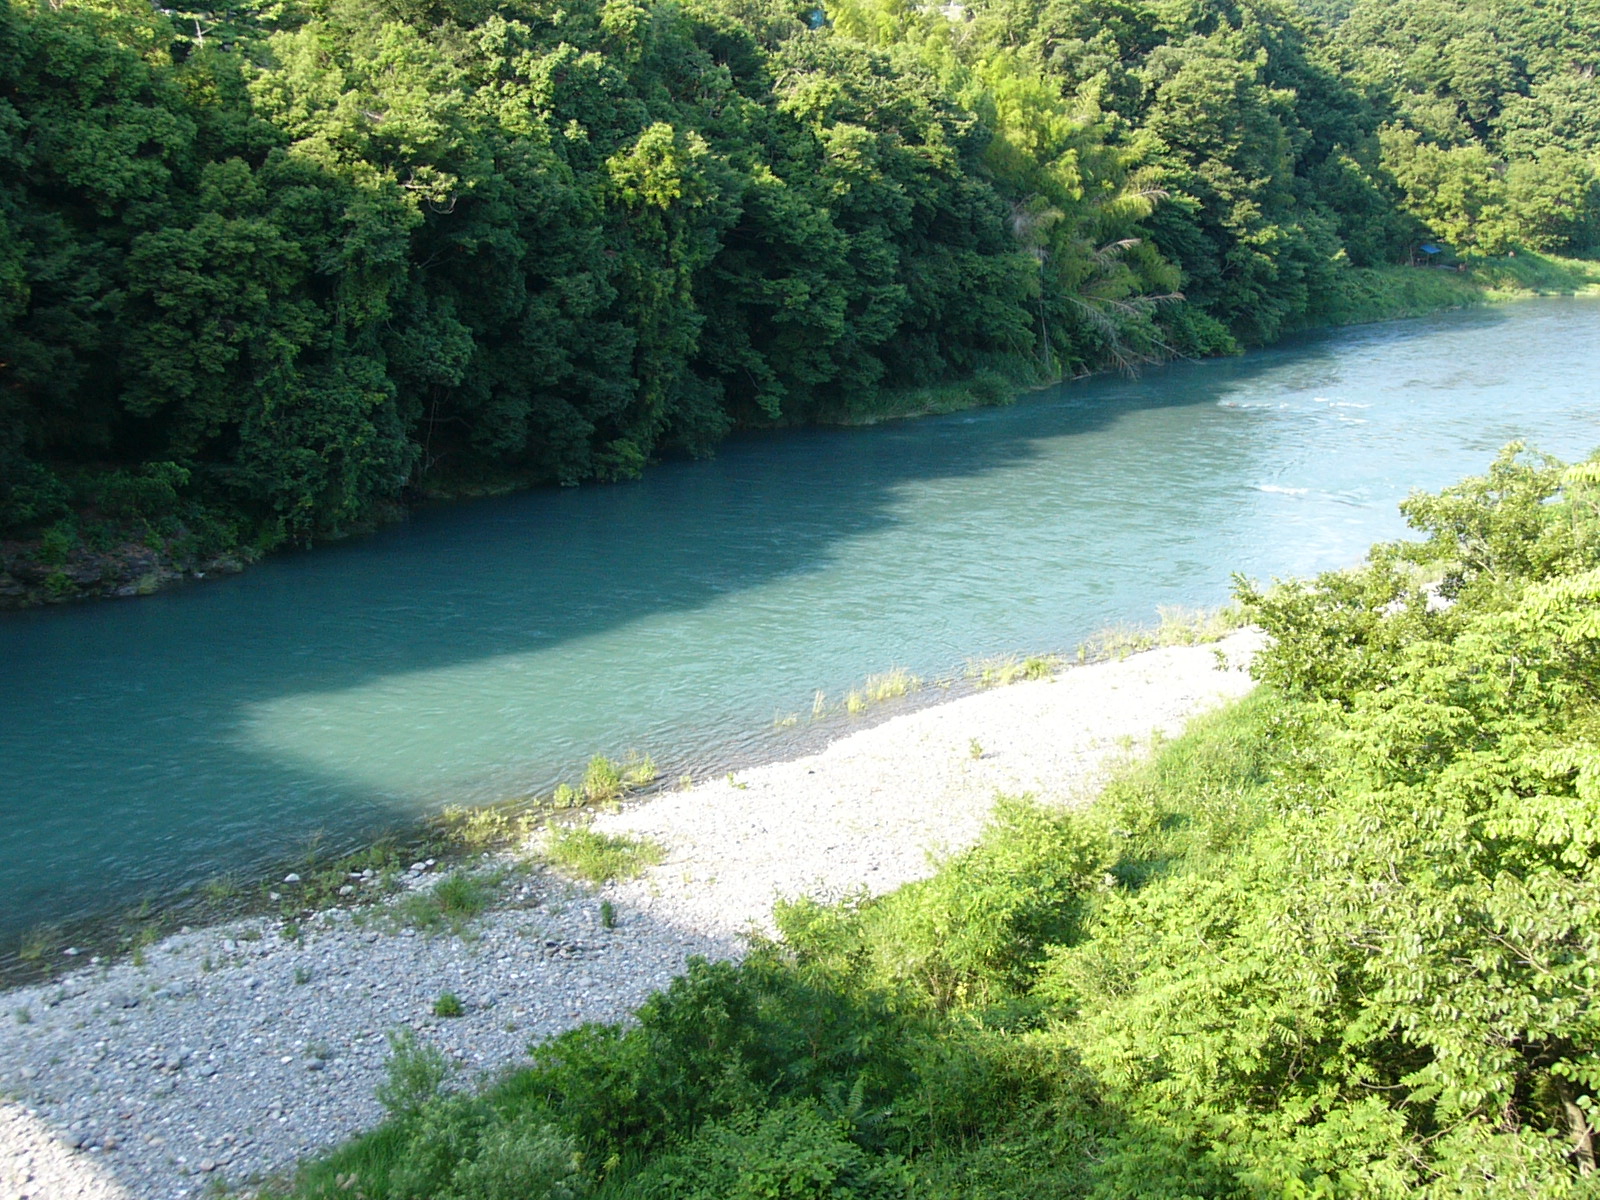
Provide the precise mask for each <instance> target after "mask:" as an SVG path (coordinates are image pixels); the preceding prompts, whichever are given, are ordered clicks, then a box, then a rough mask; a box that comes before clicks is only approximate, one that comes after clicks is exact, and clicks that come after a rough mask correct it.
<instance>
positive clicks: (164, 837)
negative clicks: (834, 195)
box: [0, 300, 1600, 929]
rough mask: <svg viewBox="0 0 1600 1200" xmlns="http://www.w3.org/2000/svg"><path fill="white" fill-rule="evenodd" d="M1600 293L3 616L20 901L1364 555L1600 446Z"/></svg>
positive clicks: (414, 811)
mask: <svg viewBox="0 0 1600 1200" xmlns="http://www.w3.org/2000/svg"><path fill="white" fill-rule="evenodd" d="M1597 333H1600V303H1595V302H1591V301H1572V300H1567V301H1533V302H1528V303H1525V304H1519V305H1514V306H1508V307H1506V308H1503V309H1491V310H1484V311H1479V312H1469V313H1461V314H1450V315H1447V316H1444V317H1440V318H1432V319H1428V320H1423V321H1416V322H1407V323H1404V324H1400V325H1394V326H1377V327H1367V328H1363V329H1358V330H1350V331H1345V332H1343V333H1337V334H1332V335H1327V336H1321V337H1317V338H1313V339H1307V340H1304V341H1301V342H1298V343H1296V344H1293V345H1290V346H1284V347H1280V348H1277V349H1274V350H1271V351H1267V352H1263V353H1260V354H1256V355H1251V356H1248V357H1246V358H1243V359H1238V360H1229V361H1221V362H1207V363H1201V364H1191V365H1179V366H1175V367H1172V368H1169V369H1165V370H1160V371H1152V372H1150V373H1149V374H1147V375H1146V376H1145V377H1144V378H1142V379H1140V380H1136V381H1127V380H1115V379H1111V380H1098V381H1093V382H1089V383H1085V384H1076V385H1072V386H1069V387H1066V388H1063V389H1059V390H1057V391H1054V392H1048V393H1042V394H1039V395H1036V396H1030V397H1025V398H1024V399H1023V400H1022V401H1021V402H1019V403H1018V404H1017V405H1015V406H1013V407H1011V408H1006V409H998V410H986V411H981V412H973V413H965V414H957V415H953V416H949V417H940V418H931V419H928V420H923V421H917V422H910V423H905V424H900V425H890V426H880V427H877V428H873V429H865V430H837V431H826V430H824V431H801V432H791V433H785V434H782V435H774V436H770V437H758V438H749V439H744V440H741V441H737V442H735V443H733V444H731V445H729V446H728V447H726V448H725V450H724V452H723V453H722V454H721V455H720V456H719V457H718V458H717V459H716V460H714V461H711V462H705V463H669V464H664V465H662V466H660V467H658V468H655V469H653V470H652V471H651V472H650V473H649V474H648V475H647V477H646V478H645V479H644V480H643V481H642V482H640V483H637V484H628V485H620V486H616V487H606V488H584V489H579V490H576V491H573V490H566V491H561V490H552V491H545V492H537V493H530V494H527V495H522V496H515V497H505V498H501V499H496V500H487V501H478V502H473V503H467V504H460V505H452V506H441V507H439V508H434V509H430V510H426V511H424V512H421V513H419V514H417V515H416V516H415V517H414V518H413V519H412V520H410V521H409V522H407V523H406V524H404V525H402V526H398V527H395V528H391V529H386V530H383V531H381V532H379V533H378V534H375V535H373V536H371V537H369V538H365V539H362V540H360V541H358V542H353V543H349V544H344V545H339V546H334V547H329V548H326V549H322V550H318V551H315V552H312V553H309V554H299V555H292V556H286V557H282V558H278V559H274V560H272V561H269V562H267V563H264V564H261V565H260V566H258V567H256V568H254V569H252V570H251V571H250V572H248V573H247V574H245V575H243V576H240V577H236V578H232V579H228V580H224V581H220V582H216V583H207V584H204V585H201V586H197V587H193V588H186V589H182V590H179V591H175V592H170V593H165V594H161V595H157V596H154V597H150V598H147V599H143V600H139V601H135V602H126V603H117V604H105V605H98V606H90V607H82V608H75V609H71V610H55V611H46V612H33V613H21V614H10V615H7V616H5V617H4V618H3V619H0V787H3V789H4V791H3V793H0V803H3V805H4V812H5V816H6V819H7V821H8V823H9V828H10V829H11V831H12V835H13V836H12V842H11V844H12V845H13V846H15V847H19V848H23V849H25V853H24V852H13V853H12V854H10V855H7V856H4V857H3V859H0V900H3V901H4V903H5V909H4V911H5V913H6V915H5V916H4V917H0V923H3V924H5V925H6V926H7V927H8V928H10V929H15V928H19V927H23V926H26V925H29V924H32V923H34V922H36V921H38V920H42V919H45V918H48V917H59V916H66V915H78V914H82V913H85V912H87V911H92V910H93V909H95V908H96V907H97V906H104V905H108V904H111V903H116V902H119V901H123V900H126V899H128V898H130V897H133V896H135V895H137V894H138V893H139V892H141V891H143V890H146V889H155V890H170V889H172V888H174V887H176V886H180V885H182V884H186V883H189V882H191V881H193V880H196V879H199V878H204V877H206V876H208V875H211V874H215V873H216V872H218V871H221V870H224V869H234V868H248V867H249V866H250V865H252V864H259V863H262V862H264V861H268V860H270V859H271V858H273V857H276V856H278V855H280V854H283V853H285V852H292V851H293V850H294V849H295V847H296V846H297V845H299V844H300V843H301V842H302V841H303V840H304V839H306V838H307V837H308V836H310V835H311V834H312V833H313V832H315V831H317V830H319V829H322V830H326V831H327V832H328V834H329V835H330V840H331V841H332V842H333V843H334V844H346V843H349V842H351V841H354V840H357V839H359V838H360V837H362V836H363V835H364V834H367V833H369V832H370V831H372V830H373V829H375V828H377V827H379V826H381V825H383V824H386V823H389V822H392V821H394V820H396V819H404V818H407V817H411V816H415V815H418V814H420V813H422V812H425V811H429V810H431V809H433V808H435V807H437V806H438V805H439V804H441V803H442V802H444V801H445V800H446V799H481V800H489V799H494V798H496V797H498V796H501V795H505V794H508V793H523V792H528V791H531V790H542V789H546V788H548V787H550V786H551V785H553V783H554V782H555V781H557V780H558V779H561V778H570V777H573V776H575V775H576V774H578V773H579V772H580V771H581V768H582V764H583V762H584V761H585V760H586V759H587V758H588V757H589V756H590V755H591V754H593V753H595V752H597V751H600V752H606V753H610V754H614V755H620V754H621V753H623V752H625V751H626V750H628V749H629V748H637V749H639V750H643V751H649V752H652V753H654V754H655V755H656V756H657V758H658V759H662V760H671V761H674V762H685V761H686V762H687V763H688V764H689V765H690V766H700V767H703V768H706V769H709V768H711V767H713V766H715V765H717V764H719V763H722V762H726V761H728V760H729V759H731V758H734V757H738V756H760V755H762V754H765V753H770V752H772V751H773V748H774V747H775V746H776V745H777V744H778V743H777V741H776V740H775V739H776V738H778V737H779V736H780V735H779V734H777V733H775V732H774V731H773V730H772V728H771V722H772V718H773V716H774V715H775V714H783V713H790V712H795V713H800V714H802V718H804V717H805V716H806V715H808V714H809V712H810V708H811V700H812V694H813V692H814V691H815V690H816V689H818V688H821V689H823V690H824V691H826V692H828V693H829V694H830V695H832V696H833V697H834V698H835V699H836V700H837V699H839V698H841V697H842V696H843V693H844V691H845V690H846V689H847V688H849V687H851V686H853V685H856V684H858V683H859V682H860V681H861V679H862V678H863V677H864V676H865V675H867V674H869V673H871V672H875V671H881V670H884V669H886V668H888V667H891V666H896V665H898V666H903V667H906V668H907V669H909V670H911V671H912V672H914V673H916V674H919V675H922V676H932V675H938V674H941V673H945V672H950V671H953V670H956V669H957V668H959V666H960V664H961V663H963V662H964V661H966V660H967V659H968V658H969V657H981V656H984V655H988V654H995V653H1003V652H1007V651H1017V650H1022V651H1026V650H1047V649H1056V648H1068V647H1071V646H1072V645H1074V644H1076V643H1077V642H1078V641H1080V640H1082V639H1083V638H1085V637H1087V636H1089V635H1090V634H1092V633H1093V632H1094V631H1095V630H1096V629H1098V628H1100V627H1102V626H1104V625H1107V624H1111V623H1116V622H1132V621H1149V620H1152V619H1153V618H1154V616H1155V611H1156V607H1157V606H1158V605H1165V604H1174V605H1190V606H1197V605H1205V604H1212V603H1216V602H1218V601H1220V600H1222V599H1223V598H1224V597H1225V596H1226V594H1227V588H1228V578H1229V574H1230V572H1232V571H1234V570H1242V571H1244V572H1247V573H1250V574H1253V575H1257V576H1264V575H1269V574H1274V573H1276V574H1288V573H1299V572H1306V571H1311V570H1316V569H1319V568H1322V567H1327V566H1334V565H1339V564H1341V563H1345V562H1349V561H1352V560H1354V559H1355V558H1357V557H1358V556H1359V555H1360V554H1361V553H1362V552H1363V551H1364V550H1365V548H1366V546H1367V545H1368V544H1369V543H1370V542H1371V541H1372V540H1374V539H1375V538H1378V537H1387V536H1393V535H1398V534H1399V533H1400V532H1401V531H1402V529H1403V526H1402V524H1401V521H1400V518H1399V516H1398V514H1397V513H1396V512H1395V508H1394V506H1395V503H1396V501H1397V500H1398V499H1400V498H1401V497H1403V496H1404V495H1405V493H1406V492H1407V491H1408V490H1410V489H1411V488H1413V487H1428V488H1434V487H1438V486H1441V485H1443V484H1445V483H1448V482H1450V481H1452V480H1454V479H1456V478H1458V477H1459V476H1461V475H1462V474H1465V473H1467V472H1470V471H1478V470H1482V469H1483V468H1484V466H1485V465H1486V464H1487V462H1488V461H1489V459H1490V457H1491V456H1492V455H1493V453H1494V451H1495V450H1496V449H1497V448H1498V447H1499V446H1500V445H1501V444H1503V443H1504V442H1506V441H1508V440H1510V439H1512V438H1514V437H1526V438H1528V439H1530V440H1532V441H1534V442H1536V443H1537V444H1539V445H1541V446H1543V447H1545V448H1547V449H1550V450H1552V451H1554V452H1556V453H1560V454H1564V455H1567V456H1573V455H1578V454H1582V453H1586V452H1587V451H1588V450H1589V449H1590V448H1591V447H1593V446H1595V445H1600V405H1597V404H1596V402H1595V395H1594V390H1593V389H1594V385H1593V381H1594V380H1595V379H1596V378H1600V336H1597Z"/></svg>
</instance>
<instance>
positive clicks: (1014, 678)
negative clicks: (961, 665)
mask: <svg viewBox="0 0 1600 1200" xmlns="http://www.w3.org/2000/svg"><path fill="white" fill-rule="evenodd" d="M1065 665H1066V663H1065V660H1064V659H1062V657H1061V656H1060V655H1059V654H1030V655H1028V656H1027V657H1025V658H1022V657H1018V656H1017V655H1015V654H1006V655H1002V656H999V657H995V658H980V659H974V660H973V661H971V662H969V663H968V664H967V678H968V679H971V680H974V681H975V682H976V683H977V685H978V686H979V687H981V688H991V687H1005V686H1006V685H1007V684H1012V683H1021V682H1023V681H1024V680H1029V679H1048V678H1050V676H1052V675H1054V674H1055V673H1056V672H1057V671H1059V670H1061V668H1062V667H1063V666H1065Z"/></svg>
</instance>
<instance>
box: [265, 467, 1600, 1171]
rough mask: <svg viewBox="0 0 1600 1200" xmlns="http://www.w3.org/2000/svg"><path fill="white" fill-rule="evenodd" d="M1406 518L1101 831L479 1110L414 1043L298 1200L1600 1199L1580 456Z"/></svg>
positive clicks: (846, 920)
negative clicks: (373, 1113)
mask: <svg viewBox="0 0 1600 1200" xmlns="http://www.w3.org/2000/svg"><path fill="white" fill-rule="evenodd" d="M1406 512H1407V516H1408V518H1409V520H1410V521H1411V523H1412V525H1413V526H1414V527H1415V528H1416V529H1417V530H1419V531H1421V532H1422V533H1423V534H1425V535H1426V537H1425V538H1424V539H1423V540H1420V541H1412V542H1402V543H1396V544H1391V545H1383V546H1379V547H1377V548H1375V549H1374V551H1373V553H1372V555H1371V556H1370V558H1369V560H1368V562H1367V563H1366V564H1365V565H1363V566H1362V567H1359V568H1355V569H1350V570H1346V571H1341V572H1336V573H1332V574H1327V575H1324V576H1322V577H1320V578H1318V579H1316V580H1313V581H1308V582H1300V583H1291V584H1285V585H1282V586H1277V587H1274V588H1271V589H1267V590H1259V589H1257V588H1255V587H1252V586H1249V585H1246V584H1241V585H1240V589H1239V595H1240V599H1241V600H1242V602H1243V603H1244V604H1245V606H1246V607H1247V608H1248V610H1249V612H1250V614H1251V615H1252V616H1253V617H1254V618H1255V619H1256V620H1258V621H1259V622H1260V623H1261V625H1262V626H1263V628H1264V629H1265V630H1266V631H1267V632H1268V633H1269V634H1270V635H1271V636H1272V641H1271V642H1270V644H1269V646H1268V648H1267V649H1266V650H1264V651H1263V652H1262V653H1261V655H1260V656H1258V658H1257V660H1256V662H1255V666H1254V668H1253V671H1254V674H1255V675H1256V677H1257V678H1258V679H1259V680H1260V686H1259V687H1258V688H1257V689H1256V690H1255V692H1253V693H1252V694H1251V696H1250V697H1248V698H1247V699H1246V700H1245V701H1243V702H1241V703H1239V704H1236V705H1235V706H1233V707H1232V708H1231V709H1227V710H1224V711H1222V712H1220V713H1218V714H1214V715H1213V716H1211V717H1208V718H1205V719H1203V720H1202V721H1200V722H1198V723H1196V724H1195V725H1194V726H1192V727H1191V728H1190V730H1189V731H1188V732H1187V733H1186V734H1185V735H1184V736H1183V737H1182V738H1180V739H1178V740H1175V741H1170V742H1168V743H1166V744H1165V745H1164V746H1162V747H1160V748H1159V749H1158V752H1157V754H1156V755H1155V757H1154V758H1153V759H1151V760H1149V761H1147V762H1145V763H1144V764H1142V765H1139V766H1136V767H1134V768H1132V769H1131V770H1130V771H1129V773H1127V774H1125V775H1124V776H1123V777H1121V778H1120V779H1118V780H1116V781H1114V782H1113V784H1112V785H1111V786H1110V787H1109V789H1108V790H1107V792H1106V793H1105V794H1104V795H1103V796H1102V797H1101V798H1100V799H1099V800H1098V801H1097V803H1096V804H1095V805H1093V806H1091V807H1090V808H1087V809H1078V810H1063V809H1059V808H1044V807H1040V806H1037V805H1033V804H1030V803H1028V802H1026V801H1013V802H1009V803H1007V804H1002V806H1001V807H1000V808H999V809H998V817H997V820H996V822H995V823H994V825H993V827H992V828H991V829H990V831H989V832H988V833H987V835H986V836H985V837H984V838H983V839H982V840H981V841H980V842H979V843H978V844H977V845H976V846H975V847H973V848H972V849H970V850H967V851H965V852H963V853H960V854H957V855H955V856H954V857H952V858H949V859H947V860H946V861H945V862H944V863H943V864H942V866H941V867H940V868H939V869H938V871H937V873H936V874H934V875H933V876H932V877H931V878H929V879H927V880H925V881H923V882H920V883H915V884H911V885H909V886H907V887H903V888H901V889H900V890H898V891H896V892H892V893H890V894H888V895H886V896H883V897H880V898H877V899H867V898H865V897H862V898H858V899H856V900H854V901H852V902H848V903H844V904H840V905H824V904H818V903H813V902H799V903H794V904H790V905H789V906H787V907H786V908H783V909H780V912H779V923H780V926H781V928H782V930H783V934H784V936H783V939H782V940H781V941H779V942H777V943H773V944H770V945H767V946H765V947H764V948H758V950H757V952H756V953H755V954H753V955H752V956H751V957H750V958H749V959H748V960H746V961H745V962H744V963H742V964H739V965H733V964H727V963H721V964H708V963H704V962H701V963H698V964H697V965H694V966H693V967H692V969H691V970H690V971H689V972H688V973H687V975H685V976H684V977H682V978H680V979H678V980H677V981H676V982H674V983H673V984H672V985H671V986H670V987H669V988H668V989H666V990H665V991H663V992H660V993H658V994H657V995H656V996H655V997H653V998H652V999H651V1000H650V1001H649V1002H648V1003H647V1004H646V1005H645V1006H644V1007H643V1009H642V1010H641V1011H640V1013H639V1014H638V1020H637V1023H636V1024H633V1025H631V1026H628V1027H619V1026H598V1025H591V1026H586V1027H583V1028H580V1029H577V1030H574V1031H572V1032H570V1033H567V1034H565V1035H563V1036H561V1037H558V1038H556V1039H554V1040H553V1041H550V1042H546V1043H543V1044H538V1045H535V1046H533V1047H532V1048H531V1051H532V1054H533V1056H534V1061H533V1064H532V1065H531V1066H529V1067H527V1068H524V1069H522V1070H520V1071H517V1072H515V1073H512V1074H510V1075H508V1076H506V1077H505V1078H503V1079H502V1080H500V1081H499V1082H498V1083H496V1084H495V1085H494V1086H492V1087H491V1088H490V1089H489V1090H488V1091H486V1092H483V1093H472V1092H470V1091H454V1090H451V1089H450V1088H448V1087H441V1084H444V1083H445V1082H446V1074H447V1073H446V1070H445V1060H444V1059H443V1056H442V1055H440V1054H439V1052H437V1051H433V1050H430V1049H428V1048H427V1047H425V1046H424V1045H422V1044H421V1043H418V1042H416V1041H415V1040H398V1041H397V1042H396V1045H395V1053H394V1055H393V1057H392V1059H391V1072H390V1080H389V1083H388V1085H387V1086H386V1087H385V1088H384V1089H383V1090H382V1091H381V1092H380V1098H381V1099H383V1101H384V1103H385V1104H386V1106H387V1107H388V1109H389V1111H390V1119H389V1120H388V1121H387V1122H386V1123H385V1124H384V1125H383V1126H381V1127H380V1128H379V1129H377V1130H375V1131H374V1132H372V1133H369V1134H367V1135H365V1136H364V1137H362V1138H360V1139H358V1140H356V1141H355V1142H353V1143H351V1144H350V1145H348V1146H346V1147H344V1148H343V1149H341V1150H339V1151H337V1152H335V1153H334V1154H333V1155H332V1156H330V1157H328V1158H326V1159H324V1160H322V1161H320V1162H317V1163H313V1164H311V1165H309V1166H307V1167H306V1168H305V1169H304V1170H303V1171H302V1173H301V1176H300V1178H299V1179H298V1181H297V1182H296V1183H295V1184H294V1186H293V1187H292V1189H291V1192H292V1194H293V1195H294V1196H296V1197H298V1198H299V1200H331V1198H333V1197H343V1196H350V1195H360V1196H365V1197H367V1198H368V1200H527V1198H529V1197H535V1196H537V1197H552V1198H553V1197H563V1198H568V1200H574V1198H577V1197H585V1196H589V1197H594V1198H596V1200H599V1198H602V1197H603V1198H610V1200H623V1198H627V1200H657V1198H659V1200H701V1198H703V1200H825V1198H826V1200H911V1198H919V1200H945V1198H949V1200H955V1198H958V1197H959V1198H964V1200H979V1198H990V1197H992V1198H994V1200H1071V1198H1073V1197H1082V1198H1086V1200H1088V1198H1093V1200H1132V1198H1134V1197H1139V1198H1141V1200H1143V1198H1171V1200H1201V1198H1207V1200H1223V1198H1238V1200H1308V1198H1312V1197H1316V1198H1322V1200H1335V1198H1339V1197H1350V1198H1352V1200H1355V1198H1360V1200H1377V1198H1391V1197H1392V1198H1394V1200H1401V1198H1405V1197H1445V1196H1452V1197H1482V1198H1485V1200H1487V1198H1491V1197H1493V1198H1503V1200H1509V1198H1512V1197H1526V1198H1533V1197H1537V1198H1538V1200H1562V1198H1564V1197H1570V1198H1577V1197H1584V1196H1589V1197H1593V1196H1596V1195H1600V1172H1597V1171H1596V1169H1595V1168H1596V1161H1595V1159H1596V1134H1595V1128H1596V1098H1597V1095H1600V1053H1597V1051H1600V1006H1597V1004H1596V1001H1597V999H1600V996H1597V991H1600V692H1597V690H1596V681H1597V680H1600V458H1596V459H1592V460H1590V461H1589V462H1587V463H1585V464H1581V465H1579V466H1576V467H1563V466H1562V465H1560V464H1558V463H1555V462H1552V461H1550V460H1546V459H1543V458H1540V457H1538V456H1534V455H1526V454H1519V453H1517V448H1515V447H1513V448H1512V450H1511V451H1510V452H1508V453H1506V454H1504V455H1502V457H1501V458H1500V459H1499V460H1498V461H1497V462H1496V463H1495V464H1494V466H1493V468H1492V470H1491V471H1490V473H1489V474H1488V475H1487V476H1486V477H1483V478H1477V479H1470V480H1467V481H1465V482H1464V483H1462V484H1460V485H1458V486H1456V487H1453V488H1449V489H1447V490H1445V491H1444V492H1442V493H1441V494H1439V495H1432V496H1430V495H1421V494H1419V495H1418V496H1416V497H1414V498H1413V499H1412V500H1410V501H1409V502H1408V503H1407V505H1406ZM408 1036H409V1035H408Z"/></svg>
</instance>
